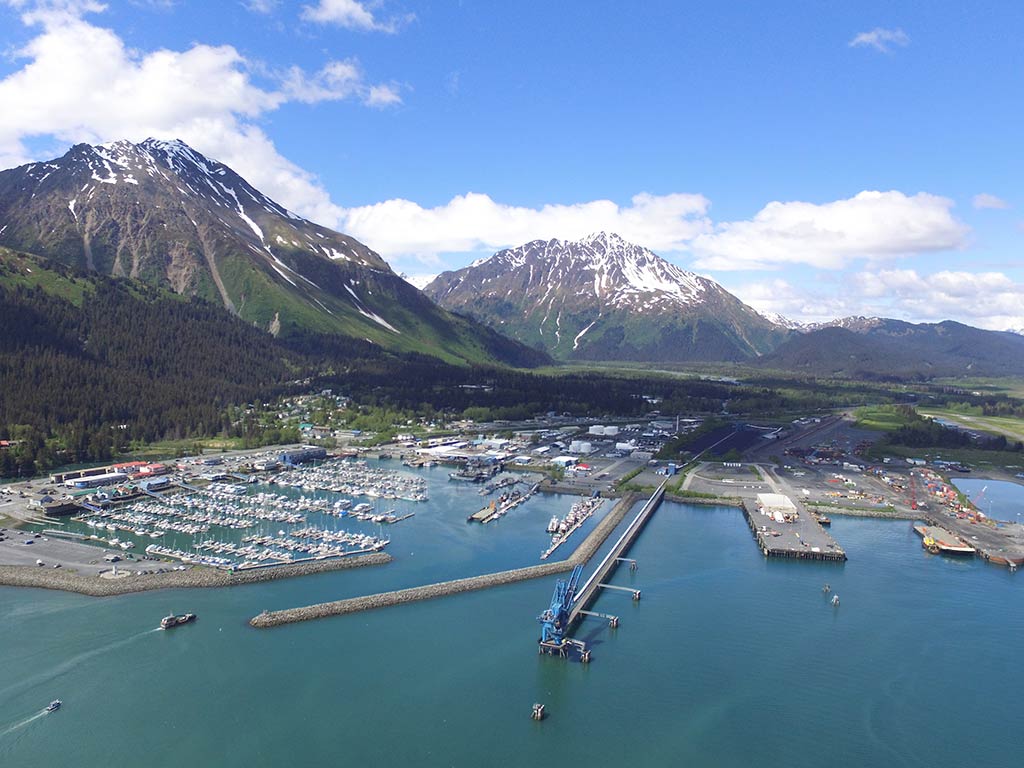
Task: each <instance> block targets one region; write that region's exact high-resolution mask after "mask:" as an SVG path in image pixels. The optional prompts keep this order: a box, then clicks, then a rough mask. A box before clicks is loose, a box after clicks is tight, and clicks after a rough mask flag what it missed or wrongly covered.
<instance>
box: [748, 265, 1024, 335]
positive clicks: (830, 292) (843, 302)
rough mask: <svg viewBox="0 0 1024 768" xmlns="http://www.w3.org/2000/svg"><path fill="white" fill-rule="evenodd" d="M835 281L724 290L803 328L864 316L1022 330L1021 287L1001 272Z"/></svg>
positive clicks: (871, 275) (887, 274) (906, 272)
mask: <svg viewBox="0 0 1024 768" xmlns="http://www.w3.org/2000/svg"><path fill="white" fill-rule="evenodd" d="M838 277H839V279H836V280H830V281H822V280H817V281H813V282H811V283H809V284H807V285H798V286H797V285H793V284H792V283H790V282H789V281H787V280H783V279H771V280H764V281H760V282H755V283H750V284H746V285H739V286H736V287H730V288H729V290H730V291H731V292H733V293H734V294H736V296H738V297H739V298H740V299H742V300H743V301H745V302H746V303H748V304H750V306H752V307H754V309H757V310H758V311H760V312H778V313H779V314H782V315H785V316H786V317H788V318H790V319H793V320H796V321H799V322H803V323H808V322H821V321H827V320H834V319H836V318H841V317H849V316H850V315H866V316H877V317H892V318H896V319H899V320H906V321H908V322H915V323H916V322H939V321H942V320H950V319H952V320H957V321H959V322H963V323H967V324H969V325H973V326H976V327H979V328H987V329H989V330H995V331H1002V330H1006V329H1008V328H1024V284H1021V283H1015V282H1014V281H1013V280H1012V279H1011V278H1010V277H1008V276H1007V275H1005V274H1003V273H1002V272H980V273H978V272H963V271H952V270H944V271H939V272H935V273H931V274H922V273H920V272H919V271H917V270H915V269H883V270H876V271H864V272H855V273H849V274H844V275H841V276H838Z"/></svg>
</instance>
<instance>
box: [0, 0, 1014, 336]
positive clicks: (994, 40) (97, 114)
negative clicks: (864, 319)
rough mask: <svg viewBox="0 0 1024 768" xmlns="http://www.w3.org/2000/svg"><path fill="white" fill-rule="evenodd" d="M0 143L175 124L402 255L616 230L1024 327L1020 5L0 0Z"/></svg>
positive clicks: (766, 306) (29, 149)
mask: <svg viewBox="0 0 1024 768" xmlns="http://www.w3.org/2000/svg"><path fill="white" fill-rule="evenodd" d="M0 30H2V31H0V40H2V43H3V46H2V50H3V52H4V54H5V55H4V56H3V58H2V59H0V103H3V104H4V105H5V109H4V111H3V114H2V115H0V166H3V167H10V166H12V165H16V164H18V163H20V162H25V161H28V160H30V159H45V158H48V157H52V156H55V155H59V154H62V153H63V152H64V151H65V150H66V149H67V147H68V146H69V145H70V144H72V143H74V142H77V141H89V142H98V141H111V140H115V139H120V138H129V139H133V140H140V139H142V138H145V137H146V136H148V135H157V136H162V137H180V138H182V139H184V140H186V141H188V142H189V143H190V144H192V145H193V146H195V147H196V148H197V149H199V150H200V151H202V152H204V153H206V154H208V155H210V156H212V157H216V158H218V159H220V160H223V161H224V162H227V163H228V164H229V165H231V166H233V167H234V168H236V170H238V171H239V172H241V173H242V174H243V175H244V176H246V177H247V178H249V180H250V181H252V182H253V183H254V184H256V185H257V186H258V187H260V188H261V189H263V190H264V191H266V192H267V193H268V194H270V195H271V196H273V197H275V198H276V199H278V200H279V201H281V202H282V203H284V204H285V205H288V206H289V207H290V208H292V209H293V210H296V211H297V212H299V213H302V214H303V215H306V216H308V217H310V218H313V219H315V220H318V221H320V222H322V223H325V224H328V225H330V226H335V227H337V228H339V229H342V230H343V231H346V232H348V233H350V234H353V235H354V236H356V237H358V238H360V239H361V240H363V241H364V242H366V243H367V244H368V245H370V246H371V247H373V248H375V249H376V250H378V251H380V252H381V253H382V255H384V256H385V258H387V259H388V260H389V261H390V262H391V264H392V265H393V266H394V268H395V269H396V270H397V271H401V272H405V273H407V274H409V275H413V276H422V275H427V274H433V273H437V272H439V271H441V270H443V269H450V268H457V267H460V266H463V265H465V264H466V263H468V262H469V261H470V260H472V259H474V258H477V257H479V256H481V255H487V254H489V253H492V252H494V251H495V250H497V249H499V248H502V247H506V246H514V245H518V244H520V243H522V242H525V241H527V240H531V239H536V238H550V237H560V238H575V237H580V236H582V235H584V234H587V233H589V232H591V231H595V230H600V229H605V230H610V231H617V232H619V233H620V234H622V235H623V236H624V237H626V238H627V239H630V240H632V241H634V242H638V243H640V244H642V245H646V246H648V247H650V248H651V249H652V250H654V251H656V252H657V253H659V254H660V255H662V256H664V257H666V258H668V259H669V260H671V261H673V262H675V263H677V264H679V265H680V266H683V267H685V268H689V269H693V270H694V271H698V272H700V273H702V274H706V275H709V276H711V277H713V278H715V279H716V280H718V281H719V282H721V283H722V284H723V285H724V286H725V287H726V288H728V289H729V290H732V291H733V292H735V293H736V294H737V295H739V296H740V297H741V298H742V299H744V300H746V301H748V302H750V303H751V304H753V305H754V306H755V307H757V308H758V309H761V310H763V311H777V312H781V313H783V314H785V315H787V316H789V317H792V318H795V319H798V320H821V319H827V318H831V317H837V316H843V315H849V314H882V315H886V316H892V317H901V318H904V319H909V320H928V321H935V320H940V319H946V318H950V319H956V320H960V321H963V322H967V323H970V324H973V325H979V326H982V327H988V328H996V329H1005V328H1024V255H1022V249H1021V246H1020V243H1021V240H1022V238H1024V212H1022V208H1021V207H1022V206H1024V195H1022V194H1021V190H1022V189H1024V185H1022V184H1021V182H1020V179H1022V178H1024V173H1022V172H1024V153H1022V151H1021V150H1022V138H1021V137H1022V136H1024V120H1022V117H1024V99H1022V98H1021V97H1022V95H1024V93H1022V91H1024V89H1022V73H1024V46H1021V45H1020V43H1019V40H1020V39H1021V37H1022V33H1024V4H1021V3H1017V2H1010V1H1009V0H1006V1H1005V2H975V3H971V4H964V3H960V2H942V0H933V1H931V2H899V1H894V0H890V2H846V3H838V2H821V1H820V0H814V1H811V0H807V1H804V2H796V1H788V2H787V1H782V0H780V1H779V2H773V3H722V2H686V3H680V2H678V0H677V1H676V2H660V1H658V0H647V1H646V2H623V1H622V0H620V1H619V2H607V1H604V0H588V1H587V2H575V1H567V2H561V3H551V2H525V1H523V2H520V1H517V0H506V2H502V3H490V2H480V1H476V2H470V0H465V1H464V2H457V1H456V0H436V1H435V2H412V1H411V0H409V1H407V2H397V1H392V0H380V1H379V2H359V0H305V2H302V1H300V2H294V3H292V2H284V0H281V1H280V2H273V0H248V2H231V1H228V2H218V3H204V2H192V1H191V0H177V1H174V0H150V1H148V2H147V1H146V0H125V1H124V2H114V1H112V2H108V3H105V4H104V3H99V2H96V1H95V0H43V1H39V0H0Z"/></svg>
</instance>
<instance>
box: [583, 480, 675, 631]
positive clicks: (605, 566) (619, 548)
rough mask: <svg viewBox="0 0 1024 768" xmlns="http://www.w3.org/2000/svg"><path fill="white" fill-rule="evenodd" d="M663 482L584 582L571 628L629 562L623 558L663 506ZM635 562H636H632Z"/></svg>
mask: <svg viewBox="0 0 1024 768" xmlns="http://www.w3.org/2000/svg"><path fill="white" fill-rule="evenodd" d="M667 482H668V481H667V480H666V481H665V482H663V483H662V484H661V485H660V486H659V487H658V490H656V491H655V492H654V494H653V495H652V496H651V498H649V499H648V500H647V502H646V503H645V504H644V505H643V507H641V509H640V511H639V512H637V514H636V517H634V518H633V521H632V522H631V523H630V524H629V527H628V528H626V530H625V531H623V532H622V535H621V536H620V537H619V539H618V541H616V542H615V544H614V546H613V547H612V548H611V549H610V550H609V551H608V554H607V555H605V558H604V560H602V561H601V562H600V564H599V565H598V566H597V568H596V569H595V570H594V572H593V573H592V574H591V576H590V578H589V579H587V581H586V582H584V584H583V586H582V587H581V588H580V590H579V591H578V592H577V593H576V598H575V599H574V600H573V604H572V610H571V611H570V612H569V627H570V628H571V627H572V625H573V624H574V623H575V622H576V620H577V619H579V617H580V616H581V615H583V614H585V613H586V609H587V608H589V607H590V604H591V603H593V602H594V598H595V597H596V596H597V591H598V590H599V589H601V588H602V587H605V588H608V587H610V586H611V585H608V584H606V583H605V582H607V580H608V577H609V576H611V574H612V572H613V571H614V570H615V568H616V567H617V566H618V565H619V563H620V562H624V561H627V558H625V557H623V556H624V555H625V554H626V552H627V551H628V550H629V548H630V546H632V544H633V542H634V541H636V537H637V536H639V535H640V531H642V530H643V528H644V526H645V525H647V521H648V520H650V519H651V515H652V514H654V511H655V510H656V509H657V508H658V507H659V506H661V502H662V499H663V498H664V497H665V483H667ZM632 562H635V561H632ZM618 589H627V590H628V591H629V592H634V593H635V594H636V596H637V597H639V590H634V589H632V588H626V587H618Z"/></svg>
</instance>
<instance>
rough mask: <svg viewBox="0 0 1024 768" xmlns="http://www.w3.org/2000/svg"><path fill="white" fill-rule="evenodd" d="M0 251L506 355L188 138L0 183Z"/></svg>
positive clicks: (291, 328) (294, 321)
mask: <svg viewBox="0 0 1024 768" xmlns="http://www.w3.org/2000/svg"><path fill="white" fill-rule="evenodd" d="M0 246H6V247H8V248H11V249H14V250H19V251H23V252H27V253H32V254H36V255H41V256H45V257H48V258H50V259H53V260H56V261H60V262H63V263H65V264H68V265H70V266H72V267H76V268H79V269H81V270H83V271H88V272H93V273H100V274H105V275H112V276H115V277H129V278H135V279H139V280H143V281H145V282H148V283H151V284H155V285H158V286H161V287H164V288H169V289H171V290H173V291H175V292H177V293H181V294H187V295H197V296H200V297H202V298H206V299H208V300H210V301H214V302H217V303H220V304H223V305H224V306H225V307H226V308H227V309H229V310H230V311H232V312H234V313H236V314H237V315H239V316H240V317H242V318H243V319H245V320H248V321H251V322H253V323H255V324H256V325H258V326H260V327H262V328H264V329H267V330H270V331H271V332H274V333H279V334H285V335H289V334H292V333H302V332H307V331H315V332H341V333H344V334H346V335H350V336H355V337H357V338H365V339H369V340H371V341H374V342H376V343H379V344H381V345H384V346H386V347H390V348H395V349H402V350H415V351H419V352H428V353H432V354H438V355H440V356H442V357H446V358H449V359H452V360H481V359H493V358H492V355H491V352H492V351H494V350H497V349H500V348H501V347H502V341H501V340H499V339H497V338H496V337H495V336H494V334H493V333H491V332H490V331H486V330H485V329H482V328H478V327H474V325H473V324H472V323H469V322H467V321H466V320H464V319H462V318H457V317H454V316H452V315H450V314H449V313H447V312H445V311H443V310H441V309H440V308H439V307H437V306H436V305H435V304H433V303H432V302H430V301H429V300H428V299H427V298H426V297H425V296H423V295H422V294H421V293H420V292H419V291H417V290H416V289H415V288H414V287H412V286H410V285H409V284H408V283H406V282H405V281H404V280H402V279H401V278H399V277H398V276H397V275H396V274H395V273H394V272H392V271H391V268H390V267H389V266H388V264H387V263H386V262H385V261H384V260H383V259H381V258H380V256H378V255H377V254H376V253H374V252H373V251H372V250H370V249H369V248H367V247H366V246H365V245H363V244H362V243H360V242H358V241H357V240H355V239H353V238H351V237H348V236H346V235H343V234H341V233H339V232H335V231H333V230H331V229H329V228H327V227H322V226H320V225H318V224H314V223H313V222H310V221H307V220H306V219H304V218H302V217H300V216H297V215H296V214H294V213H291V212H290V211H288V210H286V209H285V208H284V207H282V206H281V205H279V204H277V203H276V202H274V201H273V200H271V199H270V198H268V197H267V196H266V195H264V194H262V193H261V192H260V191H259V190H257V189H256V188H254V187H253V186H252V185H250V184H249V183H248V182H246V181H245V179H243V178H242V177H241V176H239V175H238V174H237V173H235V172H234V171H233V170H231V169H230V168H229V167H227V166H226V165H224V164H223V163H219V162H217V161H215V160H212V159H209V158H207V157H204V156H203V155H202V154H201V153H199V152H197V151H196V150H194V149H192V148H191V147H189V146H188V145H187V144H185V143H183V142H181V141H162V140H157V139H147V140H145V141H143V142H141V143H139V144H133V143H131V142H128V141H118V142H114V143H111V144H103V145H99V146H90V145H88V144H78V145H76V146H74V147H72V148H71V149H70V150H69V151H68V152H67V154H65V155H64V156H63V157H61V158H59V159H56V160H53V161H50V162H43V163H31V164H29V165H25V166H21V167H20V168H14V169H11V170H7V171H2V172H0ZM512 346H514V345H512ZM499 356H500V355H499Z"/></svg>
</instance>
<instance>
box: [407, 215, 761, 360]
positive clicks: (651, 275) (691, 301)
mask: <svg viewBox="0 0 1024 768" xmlns="http://www.w3.org/2000/svg"><path fill="white" fill-rule="evenodd" d="M424 291H425V292H426V293H427V295H428V296H431V297H432V298H434V299H435V300H436V301H437V302H439V303H440V304H441V305H442V306H444V307H447V308H449V309H455V310H457V311H459V312H464V313H468V314H472V315H473V316H475V317H477V318H478V319H481V320H483V321H484V322H487V323H489V324H491V325H492V326H494V327H496V328H500V329H501V330H502V331H504V332H508V333H512V334H513V335H515V336H516V337H517V338H519V339H520V340H521V341H524V342H526V343H528V344H533V345H538V346H542V347H544V348H545V349H547V350H548V351H549V352H553V353H554V354H556V355H561V356H563V357H573V356H581V355H584V354H588V352H587V348H588V347H589V348H590V352H589V354H590V356H591V357H603V359H616V357H615V356H616V355H619V356H620V357H619V359H641V358H643V357H645V356H647V355H648V354H651V355H657V357H652V358H651V359H672V358H673V357H675V358H679V359H682V358H687V357H688V359H694V357H693V354H692V352H693V349H692V347H693V345H694V344H697V345H698V346H701V347H704V346H705V343H704V342H703V341H697V342H694V341H693V339H689V340H683V339H682V338H681V341H682V344H681V345H680V346H681V348H680V349H679V350H676V351H673V350H661V351H658V352H654V351H652V352H651V353H647V352H641V351H640V349H639V348H640V347H650V346H652V345H654V342H653V341H652V339H653V338H662V339H667V338H668V336H669V335H672V334H674V333H676V332H677V331H679V327H680V326H681V325H684V326H685V325H687V324H688V323H691V322H692V321H696V320H698V319H701V320H707V322H706V323H705V325H704V326H702V328H707V330H706V331H705V333H706V334H707V335H708V336H709V337H710V336H712V335H717V334H718V332H719V330H721V328H717V326H716V324H717V323H718V319H720V318H723V317H726V316H728V318H729V319H728V320H727V321H726V323H725V325H728V326H730V328H731V330H729V331H728V332H727V333H726V335H727V336H728V337H729V338H728V339H727V340H726V341H724V342H723V343H722V349H720V350H714V349H712V348H711V347H712V346H713V345H714V343H713V342H712V341H710V340H709V341H708V342H707V344H706V346H707V349H706V350H705V349H702V351H701V353H700V354H701V355H707V358H706V359H734V358H736V357H740V358H742V357H744V356H748V355H750V354H757V352H758V351H759V350H760V349H761V348H762V344H761V342H760V341H757V340H752V339H746V338H745V336H746V335H747V334H746V332H745V331H741V332H738V333H735V332H734V331H735V328H732V325H733V323H734V321H737V322H738V323H739V326H743V327H747V326H750V327H756V328H757V331H756V332H755V333H754V336H755V337H757V336H760V335H762V333H769V334H771V333H774V332H777V331H778V329H777V328H776V327H775V326H774V325H772V324H771V323H769V322H768V321H766V320H765V319H764V318H763V317H762V316H760V315H759V314H757V313H756V312H754V310H752V309H750V308H749V307H747V306H746V305H744V304H742V303H741V302H740V301H739V300H738V299H736V298H735V297H734V296H732V295H731V294H729V293H728V292H727V291H725V289H723V288H722V287H721V286H719V285H718V284H717V283H715V282H714V281H712V280H710V279H708V278H706V277H702V276H700V275H697V274H694V273H693V272H688V271H686V270H684V269H682V268H680V267H677V266H676V265H674V264H672V263H670V262H668V261H666V260H665V259H663V258H661V257H660V256H658V255H657V254H655V253H654V252H652V251H651V250H649V249H647V248H644V247H643V246H640V245H637V244H635V243H630V242H628V241H627V240H625V239H623V238H622V237H621V236H619V235H617V234H615V233H611V232H596V233H593V234H590V235H588V236H586V237H584V238H582V239H580V240H559V239H552V240H534V241H532V242H529V243H525V244H523V245H520V246H518V247H516V248H509V249H506V250H503V251H499V252H498V253H496V254H494V255H493V256H490V257H488V258H486V259H480V260H478V261H476V262H474V263H473V264H471V265H470V266H469V267H466V268H464V269H461V270H458V271H455V272H445V273H443V274H441V275H439V276H438V277H436V278H435V279H434V281H433V282H431V283H430V284H429V285H428V286H427V287H426V288H425V289H424ZM624 324H625V325H630V326H634V327H635V328H636V332H635V334H634V335H635V338H632V339H630V338H627V335H626V333H625V332H624V330H623V329H622V328H621V327H617V329H616V330H614V331H613V330H611V328H610V326H612V325H615V326H621V325H624ZM604 326H609V328H608V329H607V330H608V332H607V333H605V329H604ZM739 326H737V327H739ZM713 327H715V328H716V329H714V330H713ZM679 332H680V334H681V336H682V335H685V333H683V332H681V331H679ZM599 336H601V337H604V342H603V344H604V345H607V346H614V347H615V348H616V349H608V350H604V349H602V350H601V351H600V352H598V351H597V349H598V342H597V337H599ZM613 337H614V339H615V341H614V344H610V342H611V341H612V338H613ZM623 350H625V351H623ZM664 355H668V357H665V356H664ZM718 355H725V357H724V358H723V357H718ZM623 356H624V357H623Z"/></svg>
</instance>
